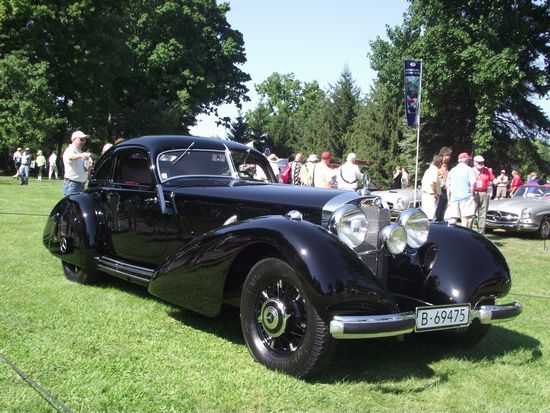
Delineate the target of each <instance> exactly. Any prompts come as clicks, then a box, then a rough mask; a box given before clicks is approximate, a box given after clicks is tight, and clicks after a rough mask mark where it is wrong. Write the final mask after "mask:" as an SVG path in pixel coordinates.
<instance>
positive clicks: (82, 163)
mask: <svg viewBox="0 0 550 413" xmlns="http://www.w3.org/2000/svg"><path fill="white" fill-rule="evenodd" d="M87 137H88V135H86V134H85V133H84V132H82V131H79V130H77V131H75V132H73V134H72V135H71V144H70V145H69V146H68V147H67V149H65V152H63V166H64V167H65V175H64V177H65V179H64V180H63V195H65V196H67V195H71V194H74V193H77V192H82V191H84V185H85V184H86V181H87V180H88V167H89V162H90V153H89V152H82V148H83V147H84V145H85V144H86V138H87Z"/></svg>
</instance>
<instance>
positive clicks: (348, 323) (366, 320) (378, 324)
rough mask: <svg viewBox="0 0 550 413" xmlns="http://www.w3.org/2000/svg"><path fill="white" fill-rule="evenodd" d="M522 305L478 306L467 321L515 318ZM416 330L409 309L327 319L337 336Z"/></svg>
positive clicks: (373, 336) (356, 336)
mask: <svg viewBox="0 0 550 413" xmlns="http://www.w3.org/2000/svg"><path fill="white" fill-rule="evenodd" d="M522 310H523V306H522V305H521V303H520V302H519V301H515V302H513V303H510V304H502V305H482V306H480V307H479V308H475V309H472V310H471V311H470V322H472V321H473V320H474V319H476V318H477V319H479V322H480V323H481V324H492V323H498V322H503V321H508V320H511V319H513V318H515V317H517V316H518V315H519V314H520V313H521V311H522ZM415 330H416V314H415V313H413V312H408V313H398V314H385V315H365V316H358V315H353V316H351V315H350V316H339V315H337V316H334V317H333V318H332V320H331V321H330V334H331V335H332V337H334V338H338V339H354V338H378V337H392V336H400V335H403V334H408V333H413V332H415Z"/></svg>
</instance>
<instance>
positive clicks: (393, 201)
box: [373, 188, 422, 218]
mask: <svg viewBox="0 0 550 413" xmlns="http://www.w3.org/2000/svg"><path fill="white" fill-rule="evenodd" d="M373 195H376V196H379V197H380V198H381V199H382V202H383V203H385V204H386V206H387V208H388V209H389V210H390V211H391V216H392V217H393V218H396V217H398V216H399V214H401V212H403V211H405V210H406V209H409V208H420V203H421V201H422V191H421V190H419V189H417V190H416V202H415V199H414V189H413V188H406V189H405V188H403V189H388V190H386V191H374V192H373Z"/></svg>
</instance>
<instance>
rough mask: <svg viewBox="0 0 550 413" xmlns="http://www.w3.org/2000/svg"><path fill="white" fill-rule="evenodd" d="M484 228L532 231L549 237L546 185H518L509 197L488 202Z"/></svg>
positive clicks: (549, 207) (548, 188)
mask: <svg viewBox="0 0 550 413" xmlns="http://www.w3.org/2000/svg"><path fill="white" fill-rule="evenodd" d="M487 228H489V229H504V230H506V231H512V232H530V233H535V234H537V235H538V236H539V238H541V239H548V238H550V185H549V184H545V185H536V184H527V185H522V186H520V187H519V188H518V189H517V191H516V192H515V193H514V196H513V197H512V198H509V199H500V200H498V201H491V203H490V204H489V210H488V211H487Z"/></svg>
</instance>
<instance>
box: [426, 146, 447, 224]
mask: <svg viewBox="0 0 550 413" xmlns="http://www.w3.org/2000/svg"><path fill="white" fill-rule="evenodd" d="M442 160H443V158H442V157H441V156H440V155H434V157H433V160H432V163H431V164H430V167H429V168H428V169H427V170H426V172H424V175H423V176H422V211H424V213H425V214H426V216H427V217H428V219H429V220H433V219H434V216H435V210H436V208H437V201H438V200H439V196H440V195H441V182H440V180H439V174H438V172H439V168H440V167H441V163H442Z"/></svg>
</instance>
